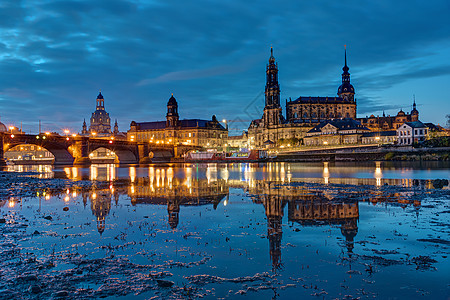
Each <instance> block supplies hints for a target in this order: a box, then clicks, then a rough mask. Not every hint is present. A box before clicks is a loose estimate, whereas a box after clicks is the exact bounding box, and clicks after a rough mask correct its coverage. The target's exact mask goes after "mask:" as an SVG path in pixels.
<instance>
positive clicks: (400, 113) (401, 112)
mask: <svg viewBox="0 0 450 300" xmlns="http://www.w3.org/2000/svg"><path fill="white" fill-rule="evenodd" d="M404 115H405V112H404V111H403V110H401V109H400V111H399V112H398V114H397V117H403V116H404Z"/></svg>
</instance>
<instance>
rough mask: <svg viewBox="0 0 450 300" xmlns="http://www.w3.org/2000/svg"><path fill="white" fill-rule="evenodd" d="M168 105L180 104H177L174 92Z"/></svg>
mask: <svg viewBox="0 0 450 300" xmlns="http://www.w3.org/2000/svg"><path fill="white" fill-rule="evenodd" d="M167 105H178V104H177V100H176V99H175V97H174V96H173V94H172V96H171V97H170V98H169V102H167Z"/></svg>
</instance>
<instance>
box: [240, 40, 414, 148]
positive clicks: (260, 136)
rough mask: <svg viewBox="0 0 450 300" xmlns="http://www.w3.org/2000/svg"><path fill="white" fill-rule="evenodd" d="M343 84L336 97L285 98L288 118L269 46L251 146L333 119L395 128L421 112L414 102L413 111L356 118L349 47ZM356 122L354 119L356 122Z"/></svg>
mask: <svg viewBox="0 0 450 300" xmlns="http://www.w3.org/2000/svg"><path fill="white" fill-rule="evenodd" d="M342 71H343V72H342V83H341V85H340V86H339V87H338V90H337V96H332V97H309V96H308V97H305V96H300V97H298V98H297V99H295V100H291V99H289V101H288V100H286V117H284V116H283V114H282V107H281V104H280V85H279V83H278V64H277V63H276V62H275V57H274V56H273V48H271V49H270V57H269V64H268V65H267V66H266V87H265V107H264V111H263V116H262V117H261V119H256V120H253V121H252V122H251V123H250V126H249V128H248V144H249V146H250V147H251V148H253V147H263V146H268V145H271V144H275V143H277V142H278V141H279V140H281V139H297V140H300V139H303V138H304V137H305V136H307V133H308V132H309V131H310V130H312V129H313V128H314V127H316V126H317V125H319V124H322V123H324V122H325V121H332V120H356V122H357V123H358V124H359V125H362V126H363V127H364V126H365V127H367V128H368V129H370V130H371V131H392V130H395V129H397V128H398V127H399V126H401V125H402V124H403V123H404V122H411V121H417V120H418V119H419V112H418V111H417V109H416V103H415V101H414V104H413V110H412V111H411V113H405V112H403V111H402V110H400V111H399V113H398V114H397V116H385V115H383V117H375V116H373V115H371V116H370V117H366V118H357V117H356V99H355V88H354V87H353V85H352V84H351V83H350V73H349V67H348V65H347V49H345V51H344V67H343V68H342ZM353 122H355V121H353Z"/></svg>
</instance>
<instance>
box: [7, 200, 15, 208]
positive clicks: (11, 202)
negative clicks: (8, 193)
mask: <svg viewBox="0 0 450 300" xmlns="http://www.w3.org/2000/svg"><path fill="white" fill-rule="evenodd" d="M15 205H16V202H14V200H9V201H8V207H10V208H13V207H14V206H15Z"/></svg>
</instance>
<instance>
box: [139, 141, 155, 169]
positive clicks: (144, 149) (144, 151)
mask: <svg viewBox="0 0 450 300" xmlns="http://www.w3.org/2000/svg"><path fill="white" fill-rule="evenodd" d="M149 153H150V152H149V147H148V144H147V143H139V144H138V155H139V157H138V160H139V163H140V164H144V165H145V164H149V163H151V162H152V160H151V158H150V157H149V156H148V155H149Z"/></svg>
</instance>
